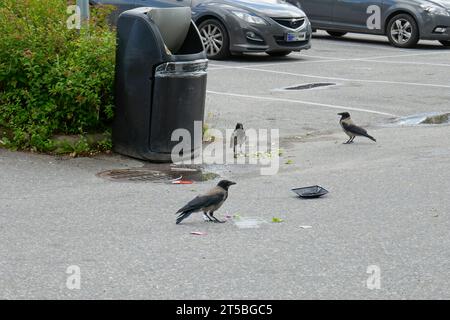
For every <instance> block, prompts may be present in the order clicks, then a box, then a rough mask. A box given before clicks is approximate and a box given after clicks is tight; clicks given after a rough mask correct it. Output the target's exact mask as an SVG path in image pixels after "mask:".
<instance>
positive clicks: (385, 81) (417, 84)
mask: <svg viewBox="0 0 450 320" xmlns="http://www.w3.org/2000/svg"><path fill="white" fill-rule="evenodd" d="M241 69H244V70H250V71H256V72H267V73H273V74H280V75H287V76H293V77H304V78H314V79H326V80H336V81H348V82H363V83H382V84H401V85H408V86H418V87H433V88H447V89H448V88H450V85H444V84H432V83H418V82H403V81H389V80H368V79H351V78H338V77H325V76H317V75H312V74H304V73H292V72H284V71H275V70H267V69H256V68H241Z"/></svg>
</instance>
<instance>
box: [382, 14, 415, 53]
mask: <svg viewBox="0 0 450 320" xmlns="http://www.w3.org/2000/svg"><path fill="white" fill-rule="evenodd" d="M386 35H387V37H388V39H389V42H390V43H391V44H392V45H393V46H394V47H398V48H412V47H414V46H415V45H416V44H417V42H419V36H420V33H419V27H418V26H417V23H416V20H415V19H414V18H413V17H412V16H410V15H409V14H406V13H401V14H398V15H396V16H395V17H393V18H392V19H391V20H389V22H388V25H387V30H386Z"/></svg>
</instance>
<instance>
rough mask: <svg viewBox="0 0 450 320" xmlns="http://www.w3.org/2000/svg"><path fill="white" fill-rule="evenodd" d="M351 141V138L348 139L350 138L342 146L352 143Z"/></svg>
mask: <svg viewBox="0 0 450 320" xmlns="http://www.w3.org/2000/svg"><path fill="white" fill-rule="evenodd" d="M351 140H352V137H350V138H349V139H348V140H347V142H344V144H350V143H352V142H351Z"/></svg>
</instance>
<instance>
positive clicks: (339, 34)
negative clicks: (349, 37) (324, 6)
mask: <svg viewBox="0 0 450 320" xmlns="http://www.w3.org/2000/svg"><path fill="white" fill-rule="evenodd" d="M327 33H328V34H329V35H330V36H332V37H342V36H345V35H346V34H347V32H344V31H328V30H327Z"/></svg>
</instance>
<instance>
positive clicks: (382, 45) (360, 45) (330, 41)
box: [313, 36, 410, 52]
mask: <svg viewBox="0 0 450 320" xmlns="http://www.w3.org/2000/svg"><path fill="white" fill-rule="evenodd" d="M358 40H359V39H358ZM313 41H320V42H322V43H326V44H331V45H335V46H340V47H357V48H372V49H377V50H386V51H391V52H410V51H409V50H402V49H398V48H392V47H389V46H387V43H383V42H380V45H381V46H380V47H379V46H377V45H365V44H354V43H339V42H338V41H340V40H332V39H320V38H315V37H314V36H313ZM384 45H386V47H384Z"/></svg>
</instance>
